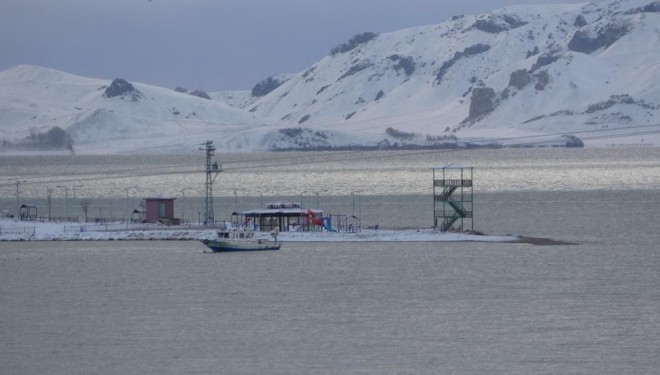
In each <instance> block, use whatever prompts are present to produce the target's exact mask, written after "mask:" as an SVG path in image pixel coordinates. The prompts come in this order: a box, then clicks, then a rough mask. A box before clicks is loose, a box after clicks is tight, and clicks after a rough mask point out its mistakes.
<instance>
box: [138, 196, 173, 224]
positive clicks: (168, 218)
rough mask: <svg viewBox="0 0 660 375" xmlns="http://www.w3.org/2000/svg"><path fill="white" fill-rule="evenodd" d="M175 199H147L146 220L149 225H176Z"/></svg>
mask: <svg viewBox="0 0 660 375" xmlns="http://www.w3.org/2000/svg"><path fill="white" fill-rule="evenodd" d="M174 199H175V198H145V199H144V210H145V215H144V219H145V220H146V221H147V222H148V223H156V222H161V223H164V224H176V221H177V220H176V219H175V218H174Z"/></svg>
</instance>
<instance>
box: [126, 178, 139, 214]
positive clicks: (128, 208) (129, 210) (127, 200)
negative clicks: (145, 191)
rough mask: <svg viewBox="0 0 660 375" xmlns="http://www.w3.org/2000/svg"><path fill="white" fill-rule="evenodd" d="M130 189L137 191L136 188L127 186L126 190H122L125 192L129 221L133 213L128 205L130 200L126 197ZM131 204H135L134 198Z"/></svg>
mask: <svg viewBox="0 0 660 375" xmlns="http://www.w3.org/2000/svg"><path fill="white" fill-rule="evenodd" d="M131 189H137V186H129V187H127V188H124V190H125V191H126V211H128V217H129V220H130V217H131V214H132V213H133V212H132V211H131V209H130V204H129V202H130V200H129V197H128V192H129V191H130V190H131ZM133 194H135V192H133ZM133 204H135V198H133Z"/></svg>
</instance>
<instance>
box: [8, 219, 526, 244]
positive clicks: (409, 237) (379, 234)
mask: <svg viewBox="0 0 660 375" xmlns="http://www.w3.org/2000/svg"><path fill="white" fill-rule="evenodd" d="M65 228H66V229H65ZM72 228H74V229H75V228H76V226H75V225H74V223H31V222H14V221H3V222H0V241H122V240H123V241H143V240H148V241H202V240H205V239H214V238H215V237H216V230H215V229H208V228H194V227H192V228H191V227H176V226H169V227H166V226H163V227H162V228H155V229H146V230H142V229H132V228H127V229H125V230H121V229H120V230H113V231H91V230H89V226H80V231H74V230H72ZM257 236H258V237H263V238H269V237H270V236H269V234H268V233H258V234H257ZM277 239H278V241H281V242H463V241H471V242H519V237H516V236H489V235H476V234H465V233H441V232H438V231H434V230H433V229H430V228H425V229H405V230H383V229H381V230H372V229H369V230H363V231H361V232H357V233H345V232H343V233H334V232H281V233H280V234H279V235H278V238H277Z"/></svg>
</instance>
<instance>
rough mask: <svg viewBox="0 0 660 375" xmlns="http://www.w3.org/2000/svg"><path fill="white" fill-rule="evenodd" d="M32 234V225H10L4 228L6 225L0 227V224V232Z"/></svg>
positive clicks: (33, 230)
mask: <svg viewBox="0 0 660 375" xmlns="http://www.w3.org/2000/svg"><path fill="white" fill-rule="evenodd" d="M23 233H27V234H34V233H35V228H34V227H11V228H6V227H1V226H0V234H23Z"/></svg>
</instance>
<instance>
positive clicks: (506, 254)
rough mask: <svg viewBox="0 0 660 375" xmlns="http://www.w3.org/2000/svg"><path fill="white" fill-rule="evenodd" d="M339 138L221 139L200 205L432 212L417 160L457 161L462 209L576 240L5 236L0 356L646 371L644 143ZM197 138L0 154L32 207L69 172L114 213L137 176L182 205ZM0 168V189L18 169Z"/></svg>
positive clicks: (372, 214)
mask: <svg viewBox="0 0 660 375" xmlns="http://www.w3.org/2000/svg"><path fill="white" fill-rule="evenodd" d="M354 155H355V154H339V155H333V154H322V155H320V156H318V158H319V159H321V161H323V160H330V162H317V161H318V159H317V156H315V155H309V154H305V153H294V154H288V153H287V154H266V155H263V154H255V155H249V156H242V157H241V156H237V155H222V157H223V159H222V162H223V163H224V165H225V169H226V172H223V173H222V174H221V175H220V176H219V177H218V182H217V183H216V193H217V197H216V217H219V218H224V217H226V215H228V214H229V213H230V212H231V211H233V210H234V208H238V209H244V208H256V207H257V206H259V204H260V203H261V202H263V201H269V200H274V199H288V200H295V201H299V200H300V198H301V195H302V201H303V204H304V205H306V206H319V207H321V208H322V209H324V210H326V212H330V211H332V212H346V213H350V212H351V211H356V213H359V214H361V217H362V218H363V223H364V225H365V226H369V225H374V224H379V225H381V226H383V227H391V228H404V227H429V226H430V225H431V223H432V219H431V217H430V216H431V212H432V208H430V205H431V197H430V195H431V192H430V188H431V173H430V168H431V167H433V166H439V165H444V164H447V163H449V162H460V163H463V164H468V165H471V166H475V184H476V186H475V199H476V202H475V229H478V230H480V231H483V232H486V233H489V234H523V235H529V236H540V237H550V238H555V239H561V240H569V241H576V242H578V243H579V244H578V245H562V246H532V245H527V244H495V243H288V244H285V245H284V246H283V248H282V250H280V251H277V252H263V253H247V254H238V253H237V254H205V253H203V252H202V251H203V250H204V248H203V246H202V245H200V244H198V243H194V242H153V241H145V242H38V243H29V242H15V243H8V242H0V364H1V366H0V367H1V368H2V370H1V371H0V373H2V374H33V373H34V374H37V373H48V374H90V373H93V374H133V373H135V374H137V373H139V374H217V373H223V374H224V373H226V374H255V373H261V374H337V373H341V374H358V373H385V374H388V373H391V374H395V373H396V374H424V373H426V374H438V373H448V374H534V373H539V374H541V373H542V374H548V373H551V374H566V373H579V374H622V373H625V374H650V373H657V368H660V358H659V357H658V355H657V353H658V350H659V349H660V344H658V343H659V342H660V255H659V251H658V250H659V249H660V246H658V243H660V222H659V221H658V213H659V212H660V210H659V209H660V188H659V182H660V152H659V151H658V150H657V149H623V150H621V149H591V150H590V149H586V150H554V149H553V150H477V151H474V152H453V153H431V154H426V153H405V154H404V153H389V152H387V153H378V154H373V153H364V154H358V155H360V158H358V159H355V158H353V157H354ZM246 158H248V159H251V160H252V161H250V162H243V160H244V159H246ZM351 158H353V159H351ZM201 159H203V158H200V157H199V155H188V156H184V157H180V158H174V157H167V158H162V157H161V160H159V159H158V158H157V157H155V156H119V157H103V158H102V157H97V156H90V157H83V156H76V157H75V158H72V159H68V158H67V157H56V158H35V157H4V156H3V157H0V163H1V164H0V172H2V176H3V177H2V178H12V179H17V180H19V181H26V182H25V183H21V184H20V189H21V191H20V193H21V196H24V197H26V198H25V199H30V200H32V201H35V202H37V203H38V205H39V206H40V210H42V208H41V207H43V205H44V204H45V202H46V201H45V198H44V194H45V186H46V185H49V184H52V185H59V186H71V185H74V184H82V185H83V186H81V187H79V188H78V189H79V190H78V191H77V193H78V194H80V195H78V196H77V198H79V197H90V199H92V201H93V205H92V209H91V210H92V212H94V210H95V208H94V207H95V206H94V204H97V205H99V206H101V207H102V208H101V210H102V211H105V210H115V216H117V215H119V213H120V212H121V211H122V210H124V207H127V206H128V207H130V206H131V204H132V203H133V202H132V198H133V196H132V191H131V190H129V197H128V199H127V198H126V190H124V189H126V188H127V187H129V186H136V187H137V190H138V193H136V194H137V195H138V197H139V196H145V195H150V194H152V193H153V194H155V193H157V192H160V191H161V190H162V191H163V192H164V193H165V194H169V195H173V196H176V195H178V196H179V197H180V198H179V199H177V201H178V204H179V206H177V207H178V208H180V209H185V210H186V211H185V215H186V216H188V217H194V216H195V215H196V212H197V210H198V207H199V198H198V196H199V193H197V194H196V195H197V196H195V193H194V190H188V191H186V195H187V197H186V198H183V197H182V196H181V193H180V191H181V190H182V189H185V188H187V187H192V189H197V190H200V189H201V188H200V183H201V184H202V185H201V186H203V174H202V175H201V178H200V177H199V176H197V174H198V173H192V174H191V173H187V172H188V171H193V170H195V169H196V168H197V167H196V163H198V162H199V161H200V160H201ZM267 159H270V160H267ZM202 163H203V160H202ZM276 163H277V164H287V165H281V166H274V165H272V164H276ZM266 164H268V165H270V166H269V167H265V165H266ZM151 165H159V167H158V168H155V167H154V168H152V167H150V166H151ZM202 167H203V166H202ZM231 168H233V169H231ZM198 169H200V170H201V169H202V168H198ZM103 171H105V172H103ZM129 172H130V173H129ZM165 172H166V173H165ZM104 173H106V174H107V175H114V176H116V177H115V178H112V179H105V178H104V179H100V177H101V176H104ZM150 173H152V174H153V176H147V177H135V176H134V175H137V174H150ZM129 174H132V175H130V176H128V175H129ZM156 174H160V175H156ZM200 181H201V182H200ZM0 183H1V182H0ZM5 183H6V182H5ZM44 184H45V185H44ZM1 189H3V190H0V192H2V194H3V195H2V198H1V199H0V208H3V207H5V206H9V207H10V208H11V207H12V206H14V205H15V204H16V201H15V184H14V185H13V187H12V186H11V185H9V186H7V185H5V186H3V187H2V188H1ZM149 189H153V191H150V190H149ZM234 189H241V190H237V191H236V194H234ZM64 190H65V189H58V188H56V189H55V193H54V195H56V196H55V198H54V199H53V210H54V211H55V210H57V211H58V212H60V211H62V210H63V209H64V207H63V206H64V204H63V199H62V197H61V195H63V194H64ZM357 190H361V191H360V192H358V193H354V194H353V195H351V192H354V191H357ZM316 192H318V193H319V194H318V195H317V194H315V193H316ZM68 194H72V190H69V191H68ZM69 200H70V202H68V203H69V209H70V210H71V211H73V210H74V208H73V207H74V203H75V202H73V198H72V196H71V197H69ZM138 200H139V198H138ZM184 201H185V203H183V202H184ZM42 202H43V203H42ZM353 202H355V204H353ZM77 209H78V210H79V208H77Z"/></svg>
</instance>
